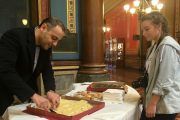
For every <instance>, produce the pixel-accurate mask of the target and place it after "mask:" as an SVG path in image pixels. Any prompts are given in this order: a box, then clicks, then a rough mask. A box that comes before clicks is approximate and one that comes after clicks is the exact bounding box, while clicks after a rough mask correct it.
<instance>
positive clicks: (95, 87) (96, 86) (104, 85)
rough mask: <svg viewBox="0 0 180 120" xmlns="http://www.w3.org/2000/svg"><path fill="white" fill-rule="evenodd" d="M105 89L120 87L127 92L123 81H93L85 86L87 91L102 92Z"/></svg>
mask: <svg viewBox="0 0 180 120" xmlns="http://www.w3.org/2000/svg"><path fill="white" fill-rule="evenodd" d="M107 89H122V90H125V93H127V89H128V88H127V86H126V84H125V82H109V81H108V82H93V83H92V84H90V85H89V86H88V87H87V91H94V92H104V91H106V90H107Z"/></svg>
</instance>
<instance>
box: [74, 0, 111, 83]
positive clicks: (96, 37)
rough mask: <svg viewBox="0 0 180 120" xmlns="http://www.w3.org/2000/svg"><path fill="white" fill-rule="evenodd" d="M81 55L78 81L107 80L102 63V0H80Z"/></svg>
mask: <svg viewBox="0 0 180 120" xmlns="http://www.w3.org/2000/svg"><path fill="white" fill-rule="evenodd" d="M80 5H81V7H80V12H81V13H80V14H81V30H82V32H81V36H82V40H81V41H82V49H81V51H82V56H81V65H80V69H79V72H78V76H77V81H78V82H84V81H101V80H103V81H104V80H109V76H108V73H107V70H106V69H105V64H104V41H103V30H102V27H103V0H80Z"/></svg>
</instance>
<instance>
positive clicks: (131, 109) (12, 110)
mask: <svg viewBox="0 0 180 120" xmlns="http://www.w3.org/2000/svg"><path fill="white" fill-rule="evenodd" d="M87 86H88V85H82V84H81V83H76V84H74V88H75V89H74V90H72V91H71V92H70V93H68V94H67V95H72V94H74V93H75V92H77V91H83V90H86V88H87ZM139 98H140V95H139V94H138V92H137V91H136V90H135V89H133V88H131V87H129V86H128V93H127V94H126V95H125V98H124V102H123V103H121V104H118V103H110V102H106V103H105V107H104V108H103V109H101V110H98V111H97V112H95V113H92V114H90V115H87V116H85V117H83V118H82V119H81V120H139V114H140V109H139V105H138V102H139ZM27 105H29V104H21V105H16V106H10V107H8V109H7V110H6V112H5V113H4V115H3V118H4V120H47V119H45V118H40V117H38V116H33V115H29V114H26V113H23V112H21V111H22V110H24V109H26V106H27Z"/></svg>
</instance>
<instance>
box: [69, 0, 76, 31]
mask: <svg viewBox="0 0 180 120" xmlns="http://www.w3.org/2000/svg"><path fill="white" fill-rule="evenodd" d="M67 28H68V29H69V31H70V32H71V33H76V0H67Z"/></svg>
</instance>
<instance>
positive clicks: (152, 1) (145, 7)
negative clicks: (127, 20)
mask: <svg viewBox="0 0 180 120" xmlns="http://www.w3.org/2000/svg"><path fill="white" fill-rule="evenodd" d="M123 7H124V10H125V11H126V12H130V13H131V14H135V13H141V14H144V13H150V12H152V11H161V9H162V8H163V3H160V2H159V0H134V1H133V6H130V5H129V4H125V5H124V6H123Z"/></svg>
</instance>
